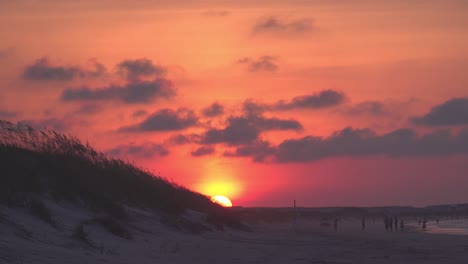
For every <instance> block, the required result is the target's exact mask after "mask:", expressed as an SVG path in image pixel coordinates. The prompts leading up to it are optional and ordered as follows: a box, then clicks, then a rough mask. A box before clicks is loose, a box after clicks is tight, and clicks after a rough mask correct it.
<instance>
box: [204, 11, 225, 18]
mask: <svg viewBox="0 0 468 264" xmlns="http://www.w3.org/2000/svg"><path fill="white" fill-rule="evenodd" d="M230 14H231V12H229V11H227V10H207V11H205V12H202V13H201V15H202V16H208V17H225V16H228V15H230Z"/></svg>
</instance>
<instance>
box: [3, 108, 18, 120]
mask: <svg viewBox="0 0 468 264" xmlns="http://www.w3.org/2000/svg"><path fill="white" fill-rule="evenodd" d="M18 115H19V113H18V112H13V111H9V110H4V109H0V119H5V118H13V117H17V116H18Z"/></svg>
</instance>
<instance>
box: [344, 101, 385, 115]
mask: <svg viewBox="0 0 468 264" xmlns="http://www.w3.org/2000/svg"><path fill="white" fill-rule="evenodd" d="M385 108H386V107H385V105H384V104H383V103H382V102H379V101H366V102H361V103H358V104H356V105H353V106H351V107H349V108H346V109H345V111H344V114H347V115H352V116H356V115H366V114H367V115H374V116H385V115H388V114H390V113H389V112H388V111H387V110H386V109H385Z"/></svg>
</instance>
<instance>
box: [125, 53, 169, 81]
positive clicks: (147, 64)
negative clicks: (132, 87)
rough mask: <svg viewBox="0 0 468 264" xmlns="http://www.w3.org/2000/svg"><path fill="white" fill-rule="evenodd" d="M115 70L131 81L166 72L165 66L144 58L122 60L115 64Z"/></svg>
mask: <svg viewBox="0 0 468 264" xmlns="http://www.w3.org/2000/svg"><path fill="white" fill-rule="evenodd" d="M117 72H118V73H119V74H120V75H121V76H122V77H124V78H127V79H128V80H131V81H137V80H140V79H141V78H142V77H156V76H158V77H159V76H162V75H164V74H165V73H166V72H167V69H166V68H165V67H162V66H159V65H154V64H153V62H152V61H151V60H149V59H146V58H141V59H136V60H124V61H122V62H120V63H119V64H117Z"/></svg>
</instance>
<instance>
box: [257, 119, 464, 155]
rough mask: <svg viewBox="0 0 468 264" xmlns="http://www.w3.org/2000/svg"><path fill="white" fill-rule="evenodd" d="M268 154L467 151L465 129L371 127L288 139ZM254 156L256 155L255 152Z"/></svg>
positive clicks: (444, 152)
mask: <svg viewBox="0 0 468 264" xmlns="http://www.w3.org/2000/svg"><path fill="white" fill-rule="evenodd" d="M269 154H271V155H273V156H274V160H275V161H276V162H310V161H316V160H320V159H324V158H328V157H344V156H350V157H355V156H369V155H386V156H393V157H395V156H415V157H426V156H448V155H459V154H465V155H466V154H468V129H465V130H462V131H461V132H460V133H459V134H456V135H452V134H451V133H450V131H449V130H441V131H436V132H431V133H427V134H424V135H422V136H418V135H417V134H416V132H415V131H413V130H411V129H398V130H395V131H392V132H390V133H387V134H383V135H377V134H376V133H375V132H374V131H372V130H370V129H353V128H349V127H348V128H345V129H343V130H340V131H337V132H335V133H333V134H332V135H331V136H330V137H328V138H322V137H313V136H307V137H304V138H300V139H288V140H285V141H283V142H282V143H281V144H279V145H278V146H277V147H276V148H275V150H274V151H271V152H270V153H269ZM254 157H255V156H254Z"/></svg>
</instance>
